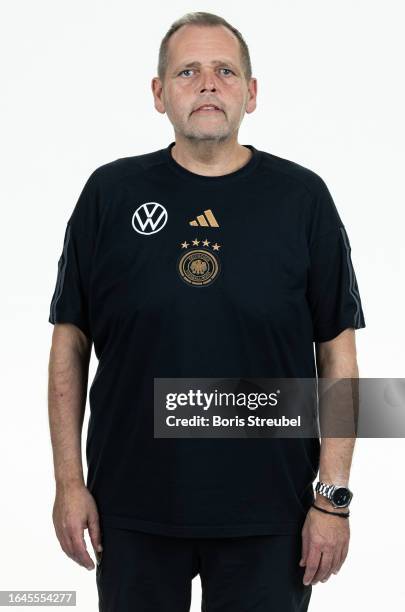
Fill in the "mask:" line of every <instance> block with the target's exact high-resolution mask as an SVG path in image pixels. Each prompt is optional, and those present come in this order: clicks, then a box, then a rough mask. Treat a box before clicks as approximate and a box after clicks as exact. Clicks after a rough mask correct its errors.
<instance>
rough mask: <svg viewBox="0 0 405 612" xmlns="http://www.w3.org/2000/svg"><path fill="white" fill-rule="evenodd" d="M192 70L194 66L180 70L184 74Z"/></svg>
mask: <svg viewBox="0 0 405 612" xmlns="http://www.w3.org/2000/svg"><path fill="white" fill-rule="evenodd" d="M191 70H192V68H185V69H184V70H182V71H181V72H179V75H181V74H183V73H184V72H191Z"/></svg>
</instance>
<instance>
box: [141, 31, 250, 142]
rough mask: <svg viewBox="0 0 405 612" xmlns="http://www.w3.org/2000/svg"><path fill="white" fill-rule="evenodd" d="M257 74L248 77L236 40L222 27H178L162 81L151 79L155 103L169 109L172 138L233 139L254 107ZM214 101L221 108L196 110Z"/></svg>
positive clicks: (171, 42)
mask: <svg viewBox="0 0 405 612" xmlns="http://www.w3.org/2000/svg"><path fill="white" fill-rule="evenodd" d="M256 87H257V85H256V79H254V78H252V79H250V81H249V82H247V81H246V78H245V75H244V72H243V66H242V61H241V57H240V46H239V41H238V39H237V38H236V37H235V36H234V35H233V34H232V32H230V31H229V30H228V29H227V28H225V27H224V26H214V27H201V26H195V25H187V26H182V27H181V28H180V29H179V30H177V32H175V33H174V34H173V35H172V37H171V38H170V40H169V58H168V66H167V70H166V74H165V78H164V81H163V83H162V82H161V81H160V79H159V78H157V77H156V78H154V79H153V80H152V91H153V94H154V99H155V108H156V109H157V110H158V111H159V112H161V113H165V112H166V113H167V116H168V117H169V120H170V122H171V123H172V125H173V127H174V130H175V134H176V139H177V138H178V137H181V136H182V137H184V138H187V139H192V140H201V141H203V140H215V141H221V140H227V139H230V138H232V137H234V138H236V136H237V132H238V129H239V126H240V124H241V122H242V119H243V117H244V114H245V113H251V112H252V111H253V110H254V109H255V108H256ZM202 105H215V106H216V107H218V109H219V110H212V109H211V110H208V109H206V110H196V109H197V108H198V107H200V106H202Z"/></svg>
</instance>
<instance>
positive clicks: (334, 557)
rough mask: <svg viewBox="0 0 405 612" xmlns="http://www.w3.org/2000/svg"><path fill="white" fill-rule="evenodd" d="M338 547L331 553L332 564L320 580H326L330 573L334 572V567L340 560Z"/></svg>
mask: <svg viewBox="0 0 405 612" xmlns="http://www.w3.org/2000/svg"><path fill="white" fill-rule="evenodd" d="M340 556H341V555H340V549H339V550H337V551H335V554H334V555H333V559H332V565H331V567H330V570H329V572H328V573H327V574H326V575H325V576H324V577H323V578H322V579H321V582H326V581H327V580H329V578H330V577H331V575H332V574H336V567H337V565H338V563H339V560H340Z"/></svg>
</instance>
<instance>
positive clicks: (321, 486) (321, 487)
mask: <svg viewBox="0 0 405 612" xmlns="http://www.w3.org/2000/svg"><path fill="white" fill-rule="evenodd" d="M334 488H335V485H334V484H326V483H325V482H321V481H319V482H318V483H317V485H316V487H315V490H316V492H317V493H320V494H321V495H324V496H325V497H327V498H328V499H331V493H332V491H333V489H334Z"/></svg>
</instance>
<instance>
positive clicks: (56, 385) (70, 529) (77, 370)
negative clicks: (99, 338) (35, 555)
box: [48, 323, 101, 569]
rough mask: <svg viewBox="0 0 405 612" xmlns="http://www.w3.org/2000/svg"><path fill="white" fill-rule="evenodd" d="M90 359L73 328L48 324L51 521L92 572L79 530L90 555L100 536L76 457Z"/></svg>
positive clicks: (67, 549) (68, 547)
mask: <svg viewBox="0 0 405 612" xmlns="http://www.w3.org/2000/svg"><path fill="white" fill-rule="evenodd" d="M90 355H91V342H90V341H89V339H88V338H87V337H86V335H85V334H84V333H83V332H82V331H81V330H80V329H79V328H78V327H77V326H76V325H73V324H70V323H56V324H55V325H54V330H53V336H52V346H51V350H50V357H49V368H48V373H49V378H48V413H49V427H50V433H51V442H52V450H53V461H54V473H55V482H56V495H55V503H54V507H53V514H52V517H53V522H54V526H55V531H56V535H57V537H58V540H59V542H60V544H61V547H62V549H63V550H64V552H65V553H66V554H67V555H68V556H69V557H71V558H72V559H74V560H75V561H77V562H78V563H79V564H80V565H83V566H84V567H87V568H88V569H93V568H94V563H93V561H92V559H91V557H90V555H89V553H88V551H87V549H86V543H85V540H84V535H83V531H84V529H86V528H88V529H89V536H90V539H91V542H92V545H93V547H94V549H95V550H96V551H101V534H100V528H99V518H98V511H97V507H96V503H95V500H94V498H93V496H92V495H91V494H90V492H89V491H88V489H87V488H86V486H85V482H84V478H83V465H82V453H81V434H82V426H83V418H84V412H85V406H86V396H87V382H88V371H89V362H90Z"/></svg>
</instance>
